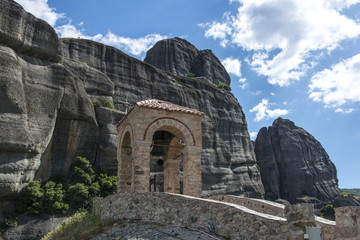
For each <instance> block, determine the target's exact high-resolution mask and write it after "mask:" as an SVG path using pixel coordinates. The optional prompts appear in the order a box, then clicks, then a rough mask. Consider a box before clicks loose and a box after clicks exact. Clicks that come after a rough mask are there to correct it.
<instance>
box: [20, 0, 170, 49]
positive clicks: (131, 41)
mask: <svg viewBox="0 0 360 240" xmlns="http://www.w3.org/2000/svg"><path fill="white" fill-rule="evenodd" d="M16 1H17V2H18V3H19V4H21V5H22V6H23V7H24V9H25V10H26V11H28V12H30V13H32V14H34V15H35V16H36V17H38V18H41V19H43V20H45V21H47V22H48V23H49V24H50V25H51V26H53V27H55V31H56V32H57V34H58V35H59V37H71V38H85V39H91V40H94V41H97V42H101V43H103V44H107V45H111V46H114V47H117V48H119V49H121V50H123V51H125V52H127V53H131V54H133V55H135V56H140V55H143V54H144V53H145V52H146V51H147V50H149V49H150V48H151V47H152V46H153V45H154V44H155V43H156V42H158V41H160V40H162V39H164V38H167V36H163V35H160V34H148V35H146V36H145V37H140V38H129V37H123V36H118V35H116V34H114V33H113V32H111V31H110V30H109V31H108V32H107V33H106V35H102V34H96V35H94V36H88V35H86V34H85V29H84V28H83V26H84V23H83V22H80V24H79V25H77V26H76V25H73V24H72V23H71V20H69V19H68V20H69V23H68V24H64V25H58V26H56V21H57V20H58V19H60V18H65V14H63V13H56V9H55V8H50V7H49V5H48V0H16Z"/></svg>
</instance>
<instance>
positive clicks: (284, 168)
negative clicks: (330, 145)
mask: <svg viewBox="0 0 360 240" xmlns="http://www.w3.org/2000/svg"><path fill="white" fill-rule="evenodd" d="M255 154H256V160H257V163H258V165H259V167H260V171H261V178H262V182H263V184H264V188H265V198H266V199H269V200H276V199H278V198H282V199H286V200H288V201H290V203H294V202H296V201H297V198H300V199H301V198H303V199H307V198H308V197H314V198H316V199H319V200H321V201H323V202H327V203H329V202H332V201H333V199H334V198H335V197H336V196H337V195H338V194H339V193H340V189H339V188H338V179H337V176H336V168H335V165H334V164H333V163H332V162H331V161H330V159H329V156H328V155H327V153H326V151H325V149H324V148H323V147H322V146H321V144H320V143H319V142H318V141H317V140H316V139H315V138H314V137H313V136H312V135H310V134H309V133H308V132H306V131H305V130H304V129H302V128H300V127H297V126H295V124H294V123H293V122H291V121H290V120H287V119H282V118H278V119H276V120H275V121H274V123H273V125H272V126H270V127H268V128H266V127H264V128H262V129H261V130H260V131H259V133H258V135H257V138H256V141H255Z"/></svg>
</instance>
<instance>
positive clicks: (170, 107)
mask: <svg viewBox="0 0 360 240" xmlns="http://www.w3.org/2000/svg"><path fill="white" fill-rule="evenodd" d="M135 105H137V106H139V107H143V108H152V109H162V110H167V111H174V112H183V113H189V114H194V115H199V116H203V115H204V113H203V112H200V111H198V110H196V109H193V108H188V107H183V106H180V105H176V104H173V103H171V102H165V101H161V100H157V99H148V100H144V101H140V102H137V103H135Z"/></svg>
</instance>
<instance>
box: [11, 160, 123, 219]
mask: <svg viewBox="0 0 360 240" xmlns="http://www.w3.org/2000/svg"><path fill="white" fill-rule="evenodd" d="M116 185H117V180H116V176H108V175H107V174H105V173H101V172H100V171H94V169H93V168H92V166H91V164H90V162H89V161H88V160H87V159H86V158H83V157H80V156H78V157H77V159H76V161H75V162H74V163H73V164H72V165H71V167H70V178H69V180H68V181H65V180H64V177H59V176H57V177H54V178H52V180H51V181H48V182H46V183H44V184H42V185H41V183H40V182H39V181H32V182H30V183H29V184H28V185H27V186H26V187H25V188H24V189H23V190H22V192H21V197H20V198H19V201H18V204H17V211H18V212H20V213H23V212H26V213H29V214H32V215H38V214H43V213H48V214H66V213H68V212H69V211H70V212H73V211H76V210H78V209H89V208H90V207H91V204H90V203H91V199H92V198H93V197H95V196H101V197H106V196H108V195H110V194H112V193H115V192H116Z"/></svg>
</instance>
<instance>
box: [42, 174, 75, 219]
mask: <svg viewBox="0 0 360 240" xmlns="http://www.w3.org/2000/svg"><path fill="white" fill-rule="evenodd" d="M43 190H44V198H43V201H42V203H43V208H44V211H45V212H46V213H50V214H55V213H62V214H65V213H67V211H68V209H69V205H68V204H66V203H64V201H63V198H64V194H65V191H64V190H63V188H62V184H56V183H55V182H52V181H49V182H47V183H46V184H45V185H44V186H43Z"/></svg>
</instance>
